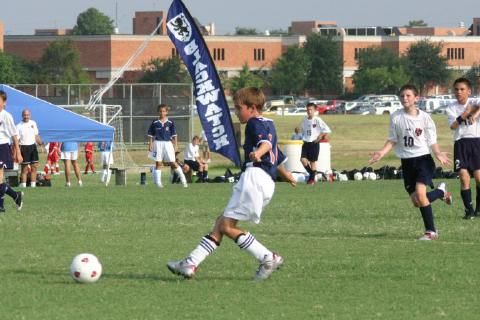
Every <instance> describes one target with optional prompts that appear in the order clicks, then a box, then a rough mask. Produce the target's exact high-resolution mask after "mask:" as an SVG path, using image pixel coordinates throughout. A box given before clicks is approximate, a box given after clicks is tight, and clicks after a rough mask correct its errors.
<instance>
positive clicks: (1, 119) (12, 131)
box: [0, 109, 18, 144]
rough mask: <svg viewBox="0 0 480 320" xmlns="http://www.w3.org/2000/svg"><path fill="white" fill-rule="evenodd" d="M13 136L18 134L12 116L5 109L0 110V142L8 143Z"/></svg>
mask: <svg viewBox="0 0 480 320" xmlns="http://www.w3.org/2000/svg"><path fill="white" fill-rule="evenodd" d="M13 136H18V130H17V127H16V126H15V123H14V122H13V117H12V115H11V114H10V113H8V112H7V111H6V110H5V109H3V110H2V111H1V112H0V144H5V143H10V142H11V138H12V137H13Z"/></svg>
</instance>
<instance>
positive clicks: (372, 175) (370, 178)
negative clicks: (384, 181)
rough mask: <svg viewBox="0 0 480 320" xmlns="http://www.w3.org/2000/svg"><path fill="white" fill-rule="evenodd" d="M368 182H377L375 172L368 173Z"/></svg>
mask: <svg viewBox="0 0 480 320" xmlns="http://www.w3.org/2000/svg"><path fill="white" fill-rule="evenodd" d="M368 180H377V174H376V173H375V172H370V174H369V175H368Z"/></svg>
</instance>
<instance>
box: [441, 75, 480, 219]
mask: <svg viewBox="0 0 480 320" xmlns="http://www.w3.org/2000/svg"><path fill="white" fill-rule="evenodd" d="M453 87H454V91H455V97H456V98H457V101H456V103H453V104H452V105H450V106H449V107H448V108H447V115H448V125H449V127H450V129H452V130H453V131H454V133H453V139H454V140H455V143H454V147H453V159H454V164H455V171H457V172H458V174H459V176H460V195H461V196H462V201H463V205H464V207H465V216H464V219H467V220H471V219H473V218H475V217H476V216H477V215H478V213H479V210H480V120H479V117H480V108H479V106H480V99H469V95H470V94H471V93H472V85H471V83H470V81H469V80H468V79H466V78H458V79H457V80H455V82H454V83H453ZM472 175H473V177H474V178H475V182H476V189H477V197H476V209H475V210H474V209H473V204H472V191H471V189H470V178H471V176H472Z"/></svg>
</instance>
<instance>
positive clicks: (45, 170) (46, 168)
mask: <svg viewBox="0 0 480 320" xmlns="http://www.w3.org/2000/svg"><path fill="white" fill-rule="evenodd" d="M43 172H45V174H48V164H46V165H45V167H43Z"/></svg>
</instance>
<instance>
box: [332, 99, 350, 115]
mask: <svg viewBox="0 0 480 320" xmlns="http://www.w3.org/2000/svg"><path fill="white" fill-rule="evenodd" d="M346 103H347V102H346V101H343V102H340V103H339V104H337V108H336V110H335V113H338V114H345V113H347V112H346V110H345V104H346Z"/></svg>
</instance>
